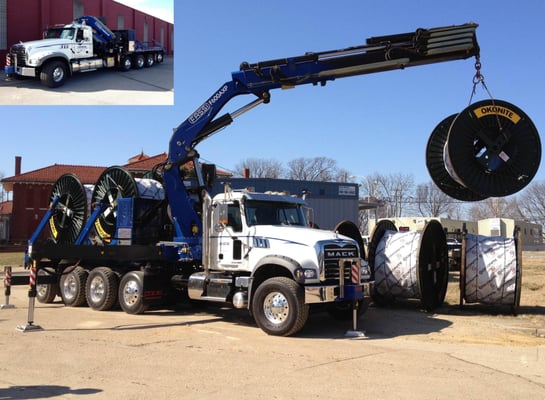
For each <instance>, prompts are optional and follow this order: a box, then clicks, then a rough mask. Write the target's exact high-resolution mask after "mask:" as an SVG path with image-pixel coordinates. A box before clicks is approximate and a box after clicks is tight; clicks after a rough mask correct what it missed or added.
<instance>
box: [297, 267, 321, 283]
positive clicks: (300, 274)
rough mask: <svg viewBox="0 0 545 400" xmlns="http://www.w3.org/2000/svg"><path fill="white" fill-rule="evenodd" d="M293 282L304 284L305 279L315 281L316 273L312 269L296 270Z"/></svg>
mask: <svg viewBox="0 0 545 400" xmlns="http://www.w3.org/2000/svg"><path fill="white" fill-rule="evenodd" d="M294 275H295V280H296V281H297V282H304V281H305V280H307V279H316V277H317V275H316V271H315V270H314V269H306V268H298V269H296V270H295V273H294Z"/></svg>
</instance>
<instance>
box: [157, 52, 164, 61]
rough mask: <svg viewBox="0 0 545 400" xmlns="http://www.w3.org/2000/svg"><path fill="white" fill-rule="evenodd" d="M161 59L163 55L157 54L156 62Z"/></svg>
mask: <svg viewBox="0 0 545 400" xmlns="http://www.w3.org/2000/svg"><path fill="white" fill-rule="evenodd" d="M162 61H163V55H162V54H157V62H162Z"/></svg>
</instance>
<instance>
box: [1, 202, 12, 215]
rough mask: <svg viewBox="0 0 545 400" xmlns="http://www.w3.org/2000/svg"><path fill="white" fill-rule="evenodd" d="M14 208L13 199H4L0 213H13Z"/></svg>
mask: <svg viewBox="0 0 545 400" xmlns="http://www.w3.org/2000/svg"><path fill="white" fill-rule="evenodd" d="M12 210H13V201H4V202H3V203H0V215H5V214H11V212H12Z"/></svg>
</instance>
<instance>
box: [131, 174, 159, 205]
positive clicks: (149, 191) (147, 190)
mask: <svg viewBox="0 0 545 400" xmlns="http://www.w3.org/2000/svg"><path fill="white" fill-rule="evenodd" d="M135 182H136V188H137V190H138V196H139V197H140V198H142V199H152V200H164V199H165V189H163V185H162V184H161V182H159V181H157V180H155V179H148V178H136V179H135Z"/></svg>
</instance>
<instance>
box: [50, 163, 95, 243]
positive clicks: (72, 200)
mask: <svg viewBox="0 0 545 400" xmlns="http://www.w3.org/2000/svg"><path fill="white" fill-rule="evenodd" d="M57 196H58V197H59V201H58V203H57V205H56V206H55V210H54V211H55V212H54V213H53V215H52V216H51V218H50V219H49V229H50V230H51V236H52V238H53V239H54V240H55V242H56V243H65V244H72V243H74V242H75V241H76V239H77V238H78V235H79V233H80V232H81V230H82V228H83V225H84V224H85V220H86V219H87V197H86V194H85V189H84V187H83V185H82V184H81V182H80V180H79V179H78V177H77V176H75V175H73V174H64V175H62V176H61V177H60V178H59V179H57V181H56V182H55V184H54V185H53V188H52V189H51V195H50V196H49V201H50V203H52V202H53V200H54V199H55V198H56V197H57Z"/></svg>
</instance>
